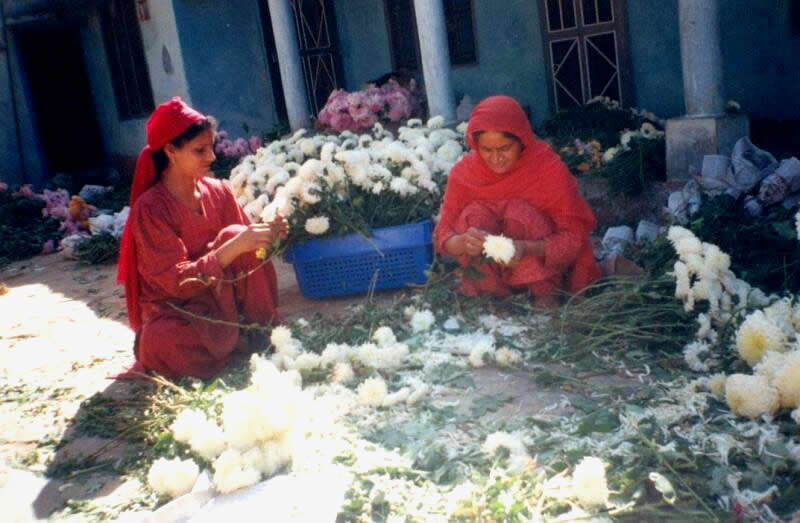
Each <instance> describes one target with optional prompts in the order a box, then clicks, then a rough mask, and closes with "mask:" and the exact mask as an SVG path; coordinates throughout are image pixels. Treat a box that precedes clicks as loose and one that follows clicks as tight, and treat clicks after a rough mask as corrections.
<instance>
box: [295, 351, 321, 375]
mask: <svg viewBox="0 0 800 523" xmlns="http://www.w3.org/2000/svg"><path fill="white" fill-rule="evenodd" d="M321 365H322V359H321V358H320V356H319V354H316V353H314V352H304V353H303V354H301V355H299V356H298V357H297V358H296V359H295V360H294V368H295V369H297V370H301V371H302V370H311V369H316V368H318V367H320V366H321Z"/></svg>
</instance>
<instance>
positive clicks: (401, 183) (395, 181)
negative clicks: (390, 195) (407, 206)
mask: <svg viewBox="0 0 800 523" xmlns="http://www.w3.org/2000/svg"><path fill="white" fill-rule="evenodd" d="M389 189H390V190H391V191H392V192H394V193H396V194H398V195H400V196H411V195H412V194H416V193H417V192H419V188H418V187H417V186H415V185H414V184H413V183H411V182H409V181H408V180H406V179H405V178H403V177H400V176H396V177H394V178H392V181H391V182H390V183H389Z"/></svg>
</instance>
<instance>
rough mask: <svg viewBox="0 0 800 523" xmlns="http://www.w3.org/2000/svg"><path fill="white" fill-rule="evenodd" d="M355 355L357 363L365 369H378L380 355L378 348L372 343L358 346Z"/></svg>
mask: <svg viewBox="0 0 800 523" xmlns="http://www.w3.org/2000/svg"><path fill="white" fill-rule="evenodd" d="M356 354H357V356H358V361H360V362H361V364H362V365H364V366H365V367H370V368H373V369H377V368H380V366H381V353H380V350H378V346H377V345H375V344H374V343H370V342H367V343H362V344H361V345H359V346H358V349H356Z"/></svg>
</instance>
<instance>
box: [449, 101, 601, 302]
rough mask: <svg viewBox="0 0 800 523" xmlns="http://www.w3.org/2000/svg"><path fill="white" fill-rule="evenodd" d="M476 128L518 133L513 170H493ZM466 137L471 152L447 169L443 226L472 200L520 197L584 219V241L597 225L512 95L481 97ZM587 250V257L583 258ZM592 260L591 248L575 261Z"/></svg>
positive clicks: (569, 176)
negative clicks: (519, 148) (479, 148)
mask: <svg viewBox="0 0 800 523" xmlns="http://www.w3.org/2000/svg"><path fill="white" fill-rule="evenodd" d="M477 131H495V132H505V133H510V134H513V135H514V136H516V137H517V138H519V140H520V141H521V142H522V144H523V146H524V149H523V151H522V154H520V157H519V159H518V160H517V163H515V164H514V166H513V167H512V168H511V170H509V171H507V172H505V173H503V174H497V173H495V172H494V171H492V170H491V169H490V168H489V166H488V165H487V164H486V163H485V162H484V161H483V159H482V158H481V156H480V154H479V153H478V151H477V144H476V143H475V141H474V138H473V135H474V133H475V132H477ZM466 138H467V143H468V144H469V146H470V148H471V149H472V152H470V153H469V154H467V155H466V156H464V157H463V158H462V159H461V160H460V161H459V162H458V163H457V164H456V165H455V166H454V167H453V169H452V170H451V171H450V176H449V178H448V182H447V195H446V197H445V202H444V205H443V206H442V213H441V218H440V226H441V229H442V230H452V224H454V223H455V221H456V220H457V219H458V217H459V216H460V214H461V212H462V210H463V209H464V207H465V206H466V205H467V204H469V203H470V202H472V201H475V200H486V201H492V200H495V201H496V200H511V199H523V200H525V201H527V202H528V203H530V204H531V205H532V206H533V207H535V208H536V209H539V210H540V211H542V212H543V213H545V214H547V215H548V216H551V217H553V216H562V217H567V216H568V217H570V218H577V219H578V220H579V221H580V222H582V223H583V226H584V227H583V228H584V231H585V233H586V234H587V241H588V234H589V233H590V232H591V231H592V230H593V229H594V228H595V226H596V225H597V221H596V220H595V217H594V213H592V210H591V208H590V207H589V205H588V204H587V203H586V201H584V199H583V198H581V196H580V194H579V193H578V188H577V182H576V181H575V178H574V177H573V176H572V174H571V173H570V172H569V170H568V169H567V167H566V165H564V163H563V162H562V161H561V158H560V157H559V156H558V155H557V154H556V153H555V152H554V151H553V149H552V148H551V147H550V146H549V145H548V144H547V143H545V142H543V141H542V140H539V139H538V138H536V136H534V134H533V129H532V128H531V124H530V122H529V121H528V118H527V116H526V115H525V111H524V110H523V109H522V107H521V106H520V105H519V103H517V101H516V100H514V99H513V98H511V97H508V96H490V97H489V98H486V99H484V100H483V101H482V102H481V103H479V104H478V105H477V106H476V107H475V109H474V110H473V111H472V114H471V115H470V118H469V123H468V125H467V136H466ZM438 241H439V242H443V241H446V238H439V240H438ZM437 244H439V245H440V243H437ZM586 253H588V256H589V257H591V259H589V258H588V257H587V259H586V260H583V259H581V258H582V257H586ZM594 263H595V262H594V258H593V257H592V255H591V249H583V252H582V254H581V255H579V259H578V260H577V261H576V264H577V265H578V266H582V265H586V266H590V267H594ZM590 272H593V271H590ZM578 279H582V278H578ZM572 283H574V284H575V285H574V286H573V285H572V284H570V287H578V288H581V286H582V285H584V284H585V283H586V282H583V281H580V282H579V281H577V280H575V279H573V282H572ZM570 290H572V291H573V292H575V289H570Z"/></svg>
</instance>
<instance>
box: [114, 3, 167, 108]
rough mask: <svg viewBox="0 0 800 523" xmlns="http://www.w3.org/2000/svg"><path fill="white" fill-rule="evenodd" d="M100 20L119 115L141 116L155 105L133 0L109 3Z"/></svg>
mask: <svg viewBox="0 0 800 523" xmlns="http://www.w3.org/2000/svg"><path fill="white" fill-rule="evenodd" d="M101 23H102V27H103V40H104V42H105V46H106V55H107V56H108V63H109V66H110V68H111V81H112V82H113V84H114V96H115V97H116V100H117V112H118V113H119V117H120V119H121V120H130V119H133V118H143V117H145V116H147V115H149V114H150V113H151V112H152V111H153V109H154V108H155V104H154V102H153V89H152V87H151V85H150V74H149V72H148V70H147V61H146V60H145V57H144V47H143V46H142V34H141V32H140V30H139V21H138V20H137V17H136V6H135V5H134V0H111V1H110V2H108V3H107V4H106V6H105V7H104V8H103V9H102V11H101Z"/></svg>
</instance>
